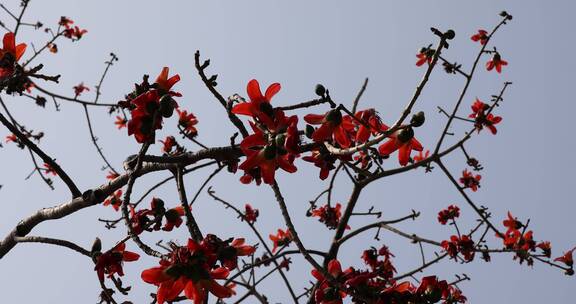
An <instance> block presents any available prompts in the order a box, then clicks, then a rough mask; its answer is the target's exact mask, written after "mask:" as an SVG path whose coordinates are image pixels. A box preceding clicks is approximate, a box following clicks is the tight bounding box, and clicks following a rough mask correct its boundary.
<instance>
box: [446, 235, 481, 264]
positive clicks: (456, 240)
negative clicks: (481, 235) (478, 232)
mask: <svg viewBox="0 0 576 304" xmlns="http://www.w3.org/2000/svg"><path fill="white" fill-rule="evenodd" d="M440 245H441V246H442V248H444V250H445V251H446V252H447V253H448V255H449V256H450V257H451V258H453V259H456V256H457V255H458V253H461V254H462V255H463V256H464V260H466V261H467V262H470V261H472V260H473V259H474V241H472V239H471V238H470V237H469V236H468V235H465V234H464V235H462V236H460V237H458V236H457V235H453V236H451V237H450V241H446V240H445V241H442V243H440Z"/></svg>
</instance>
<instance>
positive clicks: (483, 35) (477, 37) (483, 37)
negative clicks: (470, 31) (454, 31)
mask: <svg viewBox="0 0 576 304" xmlns="http://www.w3.org/2000/svg"><path fill="white" fill-rule="evenodd" d="M470 39H472V41H474V42H478V41H479V42H480V44H481V45H485V44H486V42H488V32H487V31H485V30H478V33H477V34H474V35H472V37H470Z"/></svg>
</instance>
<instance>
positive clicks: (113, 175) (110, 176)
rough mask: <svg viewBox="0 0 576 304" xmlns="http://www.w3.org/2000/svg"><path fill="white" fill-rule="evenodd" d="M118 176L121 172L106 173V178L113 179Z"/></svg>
mask: <svg viewBox="0 0 576 304" xmlns="http://www.w3.org/2000/svg"><path fill="white" fill-rule="evenodd" d="M118 176H120V174H118V173H116V172H114V171H108V175H106V179H110V180H113V179H115V178H117V177H118Z"/></svg>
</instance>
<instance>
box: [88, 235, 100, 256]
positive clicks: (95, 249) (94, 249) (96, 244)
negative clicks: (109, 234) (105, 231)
mask: <svg viewBox="0 0 576 304" xmlns="http://www.w3.org/2000/svg"><path fill="white" fill-rule="evenodd" d="M100 251H102V241H100V238H96V239H95V240H94V243H92V249H90V253H92V255H94V254H95V253H97V252H100Z"/></svg>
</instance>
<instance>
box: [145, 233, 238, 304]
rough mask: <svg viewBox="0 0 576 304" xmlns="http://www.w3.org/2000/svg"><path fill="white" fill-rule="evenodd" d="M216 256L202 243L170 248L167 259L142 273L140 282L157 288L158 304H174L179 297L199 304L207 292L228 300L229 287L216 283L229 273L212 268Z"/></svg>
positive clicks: (193, 242)
mask: <svg viewBox="0 0 576 304" xmlns="http://www.w3.org/2000/svg"><path fill="white" fill-rule="evenodd" d="M215 262H216V253H215V252H214V250H212V249H211V248H210V246H209V244H207V243H206V242H204V241H203V242H202V243H198V242H196V241H194V240H192V239H190V240H188V245H187V246H176V245H174V244H173V245H172V252H171V253H170V255H169V257H168V259H165V260H161V261H160V266H158V267H153V268H150V269H147V270H144V271H143V272H142V275H141V277H142V280H144V282H146V283H149V284H154V285H156V286H158V291H157V292H156V300H157V303H158V304H163V303H165V302H166V301H172V300H174V299H175V298H176V297H177V296H178V295H180V293H182V292H184V295H185V296H186V297H187V298H188V299H190V300H193V301H194V303H195V304H201V303H203V302H204V300H205V299H206V297H207V295H208V292H210V293H212V294H213V295H214V296H216V297H217V298H229V297H231V296H232V295H233V294H234V290H232V289H231V288H230V287H229V286H222V285H220V284H219V283H218V282H216V280H224V279H226V278H227V277H228V274H229V273H230V271H229V270H228V269H227V268H226V267H216V266H215Z"/></svg>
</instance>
